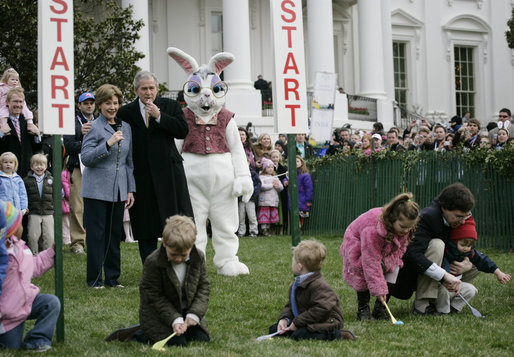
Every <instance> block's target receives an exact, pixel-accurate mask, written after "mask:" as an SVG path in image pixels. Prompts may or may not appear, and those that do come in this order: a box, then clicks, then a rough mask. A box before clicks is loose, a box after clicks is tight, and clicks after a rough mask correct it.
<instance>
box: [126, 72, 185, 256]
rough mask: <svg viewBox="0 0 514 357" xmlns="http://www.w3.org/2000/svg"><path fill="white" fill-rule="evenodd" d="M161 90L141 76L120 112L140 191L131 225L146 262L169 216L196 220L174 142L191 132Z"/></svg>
mask: <svg viewBox="0 0 514 357" xmlns="http://www.w3.org/2000/svg"><path fill="white" fill-rule="evenodd" d="M158 89H159V85H158V82H157V78H156V77H155V75H154V74H153V73H150V72H148V71H141V72H139V73H137V74H136V76H135V78H134V92H135V93H136V95H137V98H136V99H135V100H134V101H133V102H131V103H129V104H127V105H125V106H123V107H121V108H120V110H119V111H118V117H119V118H121V119H122V120H123V121H125V122H127V123H129V124H130V127H131V129H132V146H133V161H134V178H135V180H136V192H135V193H134V198H135V202H134V205H133V206H132V208H131V209H130V223H131V225H132V231H133V233H134V238H135V239H136V240H137V241H138V244H139V255H140V256H141V261H142V262H143V264H144V262H145V259H146V257H147V256H148V255H150V253H152V252H153V251H154V250H155V249H156V248H157V239H158V237H162V229H163V227H164V225H165V223H166V219H167V218H168V217H170V216H173V215H176V214H182V215H185V216H189V217H193V208H192V207H191V201H190V199H189V191H188V187H187V182H186V176H185V173H184V167H183V166H182V156H181V155H180V153H179V152H178V150H177V147H176V146H175V139H184V138H185V137H186V135H187V133H188V131H189V129H188V126H187V123H186V119H185V117H184V113H183V112H182V108H181V106H180V104H179V103H178V102H177V101H175V100H172V99H168V98H161V97H157V92H158Z"/></svg>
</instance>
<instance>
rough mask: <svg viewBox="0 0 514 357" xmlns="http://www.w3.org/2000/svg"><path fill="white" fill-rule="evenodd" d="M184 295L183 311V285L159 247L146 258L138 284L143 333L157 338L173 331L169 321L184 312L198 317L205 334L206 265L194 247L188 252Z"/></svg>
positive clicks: (203, 258) (207, 296)
mask: <svg viewBox="0 0 514 357" xmlns="http://www.w3.org/2000/svg"><path fill="white" fill-rule="evenodd" d="M189 257H190V259H189V261H188V263H187V264H188V267H187V270H186V277H185V280H184V290H185V291H184V295H185V296H186V299H187V305H186V306H187V308H186V309H185V313H184V314H183V313H182V308H181V306H182V298H183V294H182V288H181V287H180V282H179V280H178V278H177V275H176V274H175V271H174V270H173V267H172V265H171V263H170V262H169V261H168V258H167V256H166V249H165V248H164V247H163V246H161V247H160V248H159V249H156V250H155V251H154V252H153V253H152V254H150V255H149V256H148V258H146V261H145V265H144V267H143V277H142V278H141V284H140V285H139V295H140V303H139V323H140V324H141V329H142V330H143V332H144V334H145V335H146V336H147V337H149V338H150V339H151V340H153V341H154V342H155V341H159V340H162V339H164V338H166V337H168V336H169V335H171V334H172V333H173V326H172V323H173V321H175V319H177V318H179V317H184V318H185V315H186V314H187V313H192V314H195V315H197V316H198V317H199V318H200V327H201V328H202V329H203V330H204V331H205V333H207V334H208V331H207V324H206V322H205V318H204V317H205V313H206V312H207V305H208V302H209V293H210V284H209V280H208V277H207V266H206V264H205V257H204V255H203V253H202V252H200V251H198V250H197V249H196V247H195V246H193V249H192V250H191V254H190V255H189Z"/></svg>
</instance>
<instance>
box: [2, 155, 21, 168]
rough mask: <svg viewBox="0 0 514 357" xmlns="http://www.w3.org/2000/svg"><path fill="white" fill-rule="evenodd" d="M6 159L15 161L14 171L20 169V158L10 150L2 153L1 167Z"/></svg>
mask: <svg viewBox="0 0 514 357" xmlns="http://www.w3.org/2000/svg"><path fill="white" fill-rule="evenodd" d="M5 160H11V161H14V171H18V158H17V157H16V155H14V154H13V153H12V152H10V151H6V152H4V153H3V154H2V155H0V169H1V164H3V163H4V161H5Z"/></svg>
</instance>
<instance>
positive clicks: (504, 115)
mask: <svg viewBox="0 0 514 357" xmlns="http://www.w3.org/2000/svg"><path fill="white" fill-rule="evenodd" d="M497 124H498V126H497V127H496V128H494V129H492V130H491V131H489V139H490V140H491V142H493V139H494V135H495V134H496V136H498V130H500V129H507V131H508V132H509V138H513V137H514V124H513V123H512V115H511V112H510V109H507V108H503V109H500V112H499V113H498V123H497Z"/></svg>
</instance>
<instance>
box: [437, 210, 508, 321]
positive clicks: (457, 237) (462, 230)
mask: <svg viewBox="0 0 514 357" xmlns="http://www.w3.org/2000/svg"><path fill="white" fill-rule="evenodd" d="M475 227H476V223H475V220H474V219H473V217H469V218H468V219H467V220H466V221H465V222H464V223H463V224H462V225H460V226H458V227H456V228H454V229H453V230H452V231H451V233H450V240H449V241H448V242H447V243H446V248H445V253H444V258H443V264H442V265H443V268H444V269H445V270H446V271H447V272H449V273H452V272H451V271H450V264H451V263H453V262H454V261H458V262H461V261H463V260H464V259H466V258H467V259H469V261H470V262H471V263H472V264H473V265H474V266H475V267H476V269H478V270H479V271H482V272H484V273H493V274H494V275H495V276H496V279H498V282H499V283H500V284H507V282H509V281H510V275H509V274H505V273H503V272H502V271H501V270H500V269H499V268H498V266H497V265H496V263H495V262H493V261H492V260H491V258H489V257H488V256H487V255H485V254H483V253H480V252H479V251H478V250H476V249H475V248H474V244H475V242H476V241H477V231H476V228H475ZM457 278H460V277H457ZM476 293H477V289H476V288H475V287H474V286H473V285H472V284H470V283H465V282H462V290H461V294H462V295H463V296H464V298H465V299H466V300H471V299H472V298H473V297H474V296H475V294H476ZM464 304H465V303H464V302H463V301H462V299H460V298H459V297H454V294H453V293H449V292H448V290H446V288H445V287H444V286H443V285H442V284H441V285H440V286H439V294H438V297H437V302H436V308H437V311H438V312H441V313H446V314H447V313H449V312H460V310H461V309H462V308H463V307H464Z"/></svg>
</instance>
